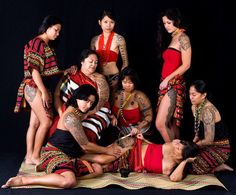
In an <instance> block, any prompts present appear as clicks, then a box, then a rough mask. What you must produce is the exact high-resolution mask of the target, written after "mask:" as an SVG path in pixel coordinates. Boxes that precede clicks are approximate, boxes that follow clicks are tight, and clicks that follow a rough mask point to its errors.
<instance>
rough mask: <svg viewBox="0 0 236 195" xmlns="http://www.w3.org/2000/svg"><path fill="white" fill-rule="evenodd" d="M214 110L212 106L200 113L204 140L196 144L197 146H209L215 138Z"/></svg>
mask: <svg viewBox="0 0 236 195" xmlns="http://www.w3.org/2000/svg"><path fill="white" fill-rule="evenodd" d="M216 112H217V110H216V108H215V107H214V106H213V105H210V106H207V107H205V108H204V109H203V111H202V121H203V124H204V137H205V138H204V139H202V140H199V141H198V142H197V144H198V145H200V146H203V145H210V144H212V142H213V141H214V138H215V118H216V115H215V113H216Z"/></svg>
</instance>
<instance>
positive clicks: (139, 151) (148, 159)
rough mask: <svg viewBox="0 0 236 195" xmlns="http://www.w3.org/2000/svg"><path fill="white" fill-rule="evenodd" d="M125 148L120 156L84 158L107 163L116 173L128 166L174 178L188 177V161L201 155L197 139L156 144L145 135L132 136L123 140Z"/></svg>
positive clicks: (174, 179) (111, 170)
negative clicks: (198, 152)
mask: <svg viewBox="0 0 236 195" xmlns="http://www.w3.org/2000/svg"><path fill="white" fill-rule="evenodd" d="M118 144H119V145H120V146H121V147H122V155H121V157H120V158H116V157H114V156H113V157H112V156H108V155H105V154H97V155H96V154H85V155H83V156H82V157H81V159H84V160H88V161H90V162H94V163H99V164H101V165H103V167H104V165H105V164H106V167H105V168H104V169H103V171H104V172H116V171H118V170H121V169H122V168H126V169H127V168H128V169H129V171H133V172H151V173H158V174H164V175H168V176H169V177H170V180H171V181H180V180H182V179H183V178H184V176H185V175H184V167H185V165H186V163H188V162H192V161H193V160H194V157H195V156H196V155H197V148H198V147H197V145H196V144H195V143H193V142H189V141H183V140H178V139H175V140H173V141H172V142H167V143H164V144H154V143H151V142H149V141H147V140H145V139H144V138H143V136H142V134H138V135H137V139H136V140H134V139H133V138H132V137H127V136H126V138H125V139H122V138H121V139H120V140H119V142H118Z"/></svg>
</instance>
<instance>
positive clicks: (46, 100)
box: [42, 90, 52, 108]
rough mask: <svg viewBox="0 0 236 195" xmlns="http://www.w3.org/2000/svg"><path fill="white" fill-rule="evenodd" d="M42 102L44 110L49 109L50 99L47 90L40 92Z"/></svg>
mask: <svg viewBox="0 0 236 195" xmlns="http://www.w3.org/2000/svg"><path fill="white" fill-rule="evenodd" d="M42 102H43V107H44V108H50V107H51V104H52V99H51V98H50V95H49V93H48V91H47V90H45V91H43V92H42Z"/></svg>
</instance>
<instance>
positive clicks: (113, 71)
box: [91, 10, 128, 91]
mask: <svg viewBox="0 0 236 195" xmlns="http://www.w3.org/2000/svg"><path fill="white" fill-rule="evenodd" d="M98 23H99V25H100V27H101V29H102V33H101V34H100V35H97V36H95V37H93V38H92V40H91V49H93V50H95V51H96V52H97V53H98V55H99V65H100V66H99V69H100V73H102V74H103V75H105V76H106V77H107V79H108V81H109V83H110V86H111V91H113V90H115V89H116V87H117V82H118V76H119V69H118V67H117V60H118V55H119V53H120V55H121V59H122V66H121V69H123V68H125V67H127V66H128V55H127V49H126V42H125V39H124V37H123V36H121V35H119V34H117V33H115V32H114V31H113V30H114V27H115V19H114V16H113V14H112V13H111V12H110V11H107V10H105V11H103V12H102V14H101V16H100V18H99V20H98Z"/></svg>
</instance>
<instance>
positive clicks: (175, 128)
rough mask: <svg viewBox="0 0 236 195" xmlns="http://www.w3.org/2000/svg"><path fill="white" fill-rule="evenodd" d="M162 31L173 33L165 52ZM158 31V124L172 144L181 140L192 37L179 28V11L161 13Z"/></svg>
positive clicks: (168, 10)
mask: <svg viewBox="0 0 236 195" xmlns="http://www.w3.org/2000/svg"><path fill="white" fill-rule="evenodd" d="M161 23H162V25H161ZM163 25H164V28H165V29H163ZM163 30H166V31H167V32H168V33H169V34H171V41H170V43H169V45H168V46H167V49H165V51H164V52H163V50H162V48H163V43H164V42H163V35H164V34H163V33H162V31H163ZM158 32H159V33H158V47H159V50H160V52H159V54H160V53H162V52H163V53H162V57H163V61H164V62H163V67H162V72H161V81H160V85H159V92H158V94H159V98H158V103H157V116H156V121H155V124H156V128H157V129H158V131H159V132H160V134H161V136H162V138H163V139H164V141H165V142H170V141H172V140H173V139H175V138H179V126H180V121H181V119H182V118H183V103H184V99H185V88H186V86H185V79H184V77H183V75H184V73H185V72H186V71H187V70H188V69H189V68H190V64H191V55H192V50H191V44H190V40H189V37H188V36H187V35H186V34H185V30H184V29H181V28H180V13H179V10H178V9H167V10H165V11H164V12H163V13H162V14H161V21H160V27H159V31H158Z"/></svg>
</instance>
